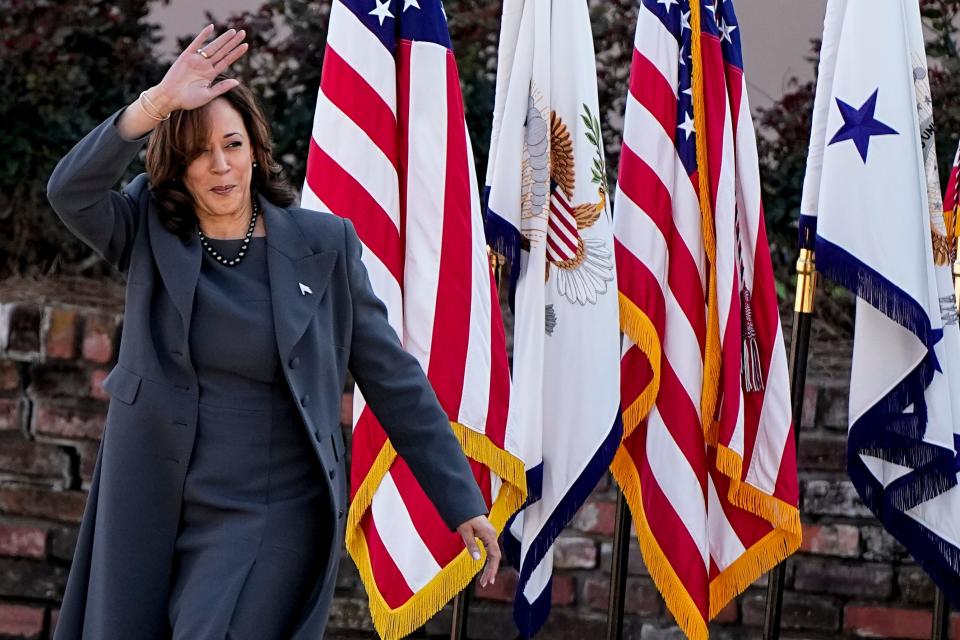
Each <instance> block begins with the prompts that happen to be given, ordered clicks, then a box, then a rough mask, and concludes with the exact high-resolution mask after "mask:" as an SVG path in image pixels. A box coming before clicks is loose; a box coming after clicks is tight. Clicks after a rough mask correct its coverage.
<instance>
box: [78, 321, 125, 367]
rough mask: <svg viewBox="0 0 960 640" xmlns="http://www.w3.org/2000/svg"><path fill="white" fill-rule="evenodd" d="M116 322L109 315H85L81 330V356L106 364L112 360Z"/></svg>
mask: <svg viewBox="0 0 960 640" xmlns="http://www.w3.org/2000/svg"><path fill="white" fill-rule="evenodd" d="M116 333H117V323H116V321H115V319H114V318H112V317H109V316H87V318H86V322H85V323H84V331H83V357H84V358H86V359H87V360H90V361H91V362H98V363H100V364H106V363H108V362H110V361H111V360H113V341H114V336H116Z"/></svg>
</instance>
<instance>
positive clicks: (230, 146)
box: [227, 142, 243, 149]
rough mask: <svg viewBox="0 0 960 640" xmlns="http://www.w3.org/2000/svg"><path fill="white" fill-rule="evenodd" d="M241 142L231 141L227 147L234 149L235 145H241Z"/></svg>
mask: <svg viewBox="0 0 960 640" xmlns="http://www.w3.org/2000/svg"><path fill="white" fill-rule="evenodd" d="M242 144H243V143H241V142H231V143H230V144H228V145H227V149H236V148H237V147H239V146H241V145H242Z"/></svg>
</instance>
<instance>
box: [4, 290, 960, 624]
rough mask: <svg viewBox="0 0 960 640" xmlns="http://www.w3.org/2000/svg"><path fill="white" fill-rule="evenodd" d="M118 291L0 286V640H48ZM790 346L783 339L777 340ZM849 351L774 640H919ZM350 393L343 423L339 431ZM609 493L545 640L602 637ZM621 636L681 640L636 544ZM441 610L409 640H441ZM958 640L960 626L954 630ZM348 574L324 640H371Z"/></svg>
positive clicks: (817, 436)
mask: <svg viewBox="0 0 960 640" xmlns="http://www.w3.org/2000/svg"><path fill="white" fill-rule="evenodd" d="M121 321H122V291H121V290H119V289H118V288H117V287H115V286H108V285H102V284H98V283H91V282H86V281H82V280H59V281H58V282H56V283H52V282H34V281H30V282H25V281H7V282H3V283H0V640H5V639H8V638H16V639H19V640H22V639H24V638H29V639H45V638H49V637H51V634H52V629H53V627H54V625H55V624H56V616H57V607H58V602H59V600H60V597H61V594H62V592H63V589H64V586H65V584H66V576H67V572H68V570H69V565H70V557H71V555H72V551H73V547H74V544H75V542H76V535H77V527H78V524H79V522H80V518H81V515H82V512H83V505H84V502H85V499H86V490H87V487H88V486H89V481H90V475H91V472H92V468H93V463H94V459H95V457H96V452H97V442H98V439H99V437H100V434H101V432H102V428H103V419H104V416H105V413H106V397H105V396H104V394H103V391H102V390H101V388H100V382H101V381H102V380H103V378H104V376H105V375H106V373H107V372H108V371H109V370H110V367H111V366H112V364H113V362H114V361H115V358H116V347H117V344H118V340H119V336H120V331H121ZM785 330H786V331H787V334H788V335H789V330H788V329H785ZM849 353H850V343H849V340H846V339H845V338H843V337H842V336H838V335H836V334H835V333H833V332H830V331H828V329H827V328H825V327H819V328H818V330H817V331H815V337H814V349H813V352H812V355H811V361H810V379H809V384H808V387H807V390H806V394H805V397H804V402H805V411H804V422H803V425H802V426H801V444H800V449H799V456H800V461H799V463H800V468H801V491H802V500H803V503H802V509H803V519H804V529H805V531H804V533H805V536H804V537H805V540H804V546H803V550H802V552H801V553H798V554H797V555H796V556H794V557H793V558H791V559H790V560H789V561H788V571H787V592H786V596H785V601H784V611H783V630H784V633H783V637H784V639H785V640H787V639H793V640H801V639H804V640H818V639H819V640H826V639H834V638H858V637H883V638H928V637H929V635H930V609H931V603H932V601H933V595H934V590H933V586H932V585H931V583H930V581H929V580H928V579H927V577H926V576H925V575H924V574H923V572H921V571H920V570H919V569H917V567H916V566H915V565H914V564H913V563H912V562H911V560H910V558H909V557H908V556H907V555H906V553H905V551H904V550H903V548H902V547H901V546H900V545H898V544H897V543H895V542H894V541H893V540H892V539H891V538H890V537H889V536H888V535H887V534H886V533H885V532H884V531H883V529H882V528H881V527H880V526H879V524H878V523H877V522H876V521H875V520H873V519H872V518H871V517H870V515H869V513H868V512H867V510H866V509H865V508H864V507H863V505H862V504H861V503H860V501H859V499H858V498H857V496H856V492H855V491H854V489H853V486H852V485H851V483H850V482H849V480H848V479H847V477H846V473H845V462H844V459H845V444H844V436H845V431H846V388H845V385H846V379H847V376H848V364H847V361H848V359H849ZM349 406H350V403H349V394H347V395H345V402H344V414H343V421H344V423H349V419H350V415H349ZM616 498H617V494H616V489H615V487H614V486H613V484H612V483H611V481H610V478H609V477H607V478H605V479H604V480H603V481H602V482H601V483H600V485H599V486H598V487H597V488H596V490H595V491H594V494H593V496H592V497H591V499H590V501H589V502H588V503H587V504H586V505H585V506H584V507H583V508H582V509H581V510H580V512H579V513H578V514H577V516H576V518H575V519H574V521H573V523H572V524H571V526H570V527H569V528H568V529H567V530H566V531H565V532H564V533H563V535H562V537H561V538H560V539H559V541H558V543H557V556H556V561H555V567H556V574H555V579H554V588H553V602H554V610H553V613H552V615H551V618H550V621H549V622H548V625H547V627H546V629H545V630H544V632H543V633H542V634H541V637H544V638H551V639H558V640H564V639H570V640H573V639H577V640H580V639H583V638H601V637H604V636H605V630H606V616H605V614H606V608H607V596H608V582H609V577H610V560H611V550H612V542H611V536H612V532H613V527H614V514H615V510H616ZM764 584H765V582H764V580H763V579H761V580H760V581H758V583H757V584H756V585H755V586H754V587H752V588H750V589H749V590H747V591H746V592H745V593H744V594H743V595H742V596H741V597H740V598H738V599H737V600H736V601H735V602H734V603H731V605H729V606H728V607H727V608H726V609H725V610H724V611H723V612H722V613H721V615H720V617H719V618H718V619H717V620H716V621H715V622H714V624H713V625H712V627H713V629H714V630H715V633H713V634H712V637H715V638H721V639H731V640H732V639H737V640H740V639H752V638H759V637H760V630H761V626H762V623H763V614H764V603H765V589H764ZM515 585H516V573H515V572H514V571H513V570H512V569H510V568H504V569H502V571H501V573H500V575H499V577H498V579H497V582H496V584H495V585H492V586H490V587H488V588H486V589H483V590H478V592H477V594H476V598H475V599H474V601H473V604H472V606H471V618H470V637H471V638H474V639H487V638H489V639H491V640H492V639H500V638H513V637H515V636H516V631H515V629H514V627H513V624H512V621H511V608H510V604H509V603H510V601H511V599H512V596H513V590H514V587H515ZM627 586H628V592H627V605H626V607H627V612H628V616H627V619H626V620H625V628H626V631H627V634H626V635H627V637H629V638H638V639H642V640H658V639H671V640H672V639H675V638H676V639H679V638H682V634H680V632H679V631H678V630H677V629H676V627H675V626H674V625H673V624H672V623H671V620H670V617H669V615H668V614H667V613H666V612H665V609H664V605H663V601H662V600H661V598H660V597H659V595H658V594H657V591H656V589H655V588H654V586H653V583H652V581H651V580H650V577H649V575H648V574H647V572H646V570H645V568H644V566H643V562H642V560H641V558H640V554H639V551H638V549H637V546H636V542H635V541H634V543H633V545H632V550H631V556H630V568H629V578H628V585H627ZM450 619H451V610H450V607H447V608H446V609H445V610H444V611H443V612H441V613H440V614H438V615H437V616H436V617H435V618H434V619H433V620H431V621H430V622H429V623H428V624H427V625H426V626H425V627H424V628H423V629H422V630H420V631H418V632H417V633H416V634H414V636H415V637H420V638H442V637H448V636H449V629H450ZM953 622H954V632H953V633H954V635H953V636H952V637H956V638H960V621H958V620H954V621H953ZM372 636H373V633H372V626H371V624H370V620H369V616H368V614H367V609H366V598H365V596H364V594H363V589H362V586H361V585H360V582H359V578H358V576H357V572H356V569H355V568H354V567H353V566H352V563H351V562H350V560H349V559H348V558H346V557H345V558H344V559H343V560H342V565H341V571H340V576H339V579H338V590H337V599H336V601H335V603H334V607H333V610H332V612H331V622H330V627H329V633H328V637H330V638H366V637H372Z"/></svg>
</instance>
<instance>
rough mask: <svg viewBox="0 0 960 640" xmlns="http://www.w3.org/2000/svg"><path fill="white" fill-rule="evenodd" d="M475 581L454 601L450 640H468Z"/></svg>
mask: <svg viewBox="0 0 960 640" xmlns="http://www.w3.org/2000/svg"><path fill="white" fill-rule="evenodd" d="M473 582H474V581H473V580H471V581H470V584H468V585H467V586H466V587H464V589H463V591H461V592H460V593H458V594H457V597H456V598H454V599H453V621H452V622H451V623H450V640H466V637H467V620H468V618H469V616H470V600H471V596H472V595H473Z"/></svg>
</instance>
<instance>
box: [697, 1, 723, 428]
mask: <svg viewBox="0 0 960 640" xmlns="http://www.w3.org/2000/svg"><path fill="white" fill-rule="evenodd" d="M700 11H701V6H700V2H699V0H698V1H695V2H691V3H690V28H691V30H692V34H691V36H690V42H691V46H692V50H691V54H692V55H691V60H692V64H693V120H694V128H695V130H696V131H697V177H698V178H699V185H698V186H699V189H698V195H699V200H700V234H701V236H702V237H703V248H704V252H705V253H706V257H707V265H708V268H709V273H708V274H707V335H706V345H705V348H704V356H703V384H702V385H701V395H700V419H701V420H702V422H703V432H704V434H705V435H706V439H707V443H708V444H711V445H714V444H716V443H717V433H718V425H717V423H716V419H715V418H716V416H715V414H716V411H717V399H718V398H719V395H720V368H721V355H722V354H721V350H720V313H719V310H718V303H717V238H716V231H715V230H714V228H713V208H712V206H711V202H712V195H711V189H710V171H709V167H710V158H709V153H708V151H707V136H706V131H707V112H706V101H705V97H704V95H705V92H704V88H703V47H702V44H701V36H702V32H701V30H700Z"/></svg>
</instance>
